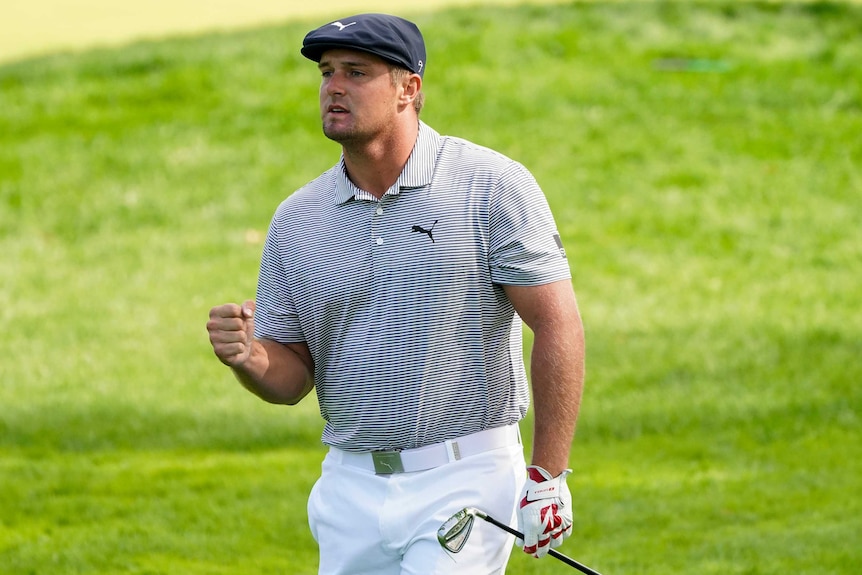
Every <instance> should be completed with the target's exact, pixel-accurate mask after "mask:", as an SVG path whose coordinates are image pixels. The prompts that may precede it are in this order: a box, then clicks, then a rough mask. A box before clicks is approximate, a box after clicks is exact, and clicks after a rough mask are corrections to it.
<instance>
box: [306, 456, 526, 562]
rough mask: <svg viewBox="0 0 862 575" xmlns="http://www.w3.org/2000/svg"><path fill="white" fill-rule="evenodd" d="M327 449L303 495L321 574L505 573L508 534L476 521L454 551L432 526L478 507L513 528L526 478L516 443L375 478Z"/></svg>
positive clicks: (510, 540) (509, 543)
mask: <svg viewBox="0 0 862 575" xmlns="http://www.w3.org/2000/svg"><path fill="white" fill-rule="evenodd" d="M342 453H343V452H339V451H338V450H330V452H329V453H328V454H327V456H326V458H325V459H324V461H323V465H322V473H321V477H320V478H319V479H318V481H317V483H315V485H314V488H313V489H312V491H311V494H310V496H309V500H308V518H309V525H310V527H311V532H312V535H313V536H314V539H315V540H316V541H317V543H318V546H319V548H320V569H319V573H320V575H348V574H350V575H442V574H449V573H465V574H470V575H491V574H502V573H504V572H505V568H506V563H507V562H508V560H509V556H510V554H511V551H512V546H513V543H514V541H513V537H512V536H511V535H509V534H507V533H506V532H505V531H503V530H502V529H499V528H498V527H495V526H494V525H491V524H490V523H487V522H485V521H483V520H481V519H478V518H477V519H476V522H475V524H474V525H473V530H472V532H471V534H470V538H469V540H468V541H467V543H466V545H464V548H463V549H462V550H461V551H460V552H459V553H457V554H453V553H450V552H448V551H446V550H445V549H443V547H442V546H441V545H440V544H439V542H438V541H437V530H438V529H439V528H440V526H441V525H442V524H443V523H444V522H445V521H446V520H447V519H449V518H450V517H451V516H452V515H453V514H455V513H456V512H458V511H460V510H461V509H463V508H465V507H475V508H477V509H480V510H481V511H484V512H486V513H488V514H489V515H490V516H492V517H494V518H495V519H498V520H500V521H503V522H508V523H509V524H512V525H514V521H515V506H516V504H517V502H518V498H519V497H520V494H521V490H522V489H523V485H524V482H525V476H526V471H525V463H524V453H523V448H522V446H521V445H520V443H519V444H517V445H510V446H508V447H503V448H498V449H494V450H492V451H486V452H484V453H480V454H477V455H472V456H469V457H465V458H463V459H460V460H458V461H452V462H450V463H447V464H444V465H441V466H439V467H435V468H433V469H429V470H426V471H419V472H413V473H394V474H391V475H376V474H375V473H374V472H373V471H370V470H367V469H361V468H359V467H355V466H352V465H349V464H347V463H345V462H343V461H342V459H343V458H342V457H341V454H342Z"/></svg>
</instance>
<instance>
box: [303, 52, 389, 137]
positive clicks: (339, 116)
mask: <svg viewBox="0 0 862 575" xmlns="http://www.w3.org/2000/svg"><path fill="white" fill-rule="evenodd" d="M318 68H320V74H321V82H320V117H321V120H322V121H323V133H324V134H326V137H328V138H330V139H331V140H334V141H336V142H339V143H342V144H347V143H353V144H362V143H366V142H370V141H372V140H374V139H375V138H378V137H379V136H380V135H381V134H385V132H386V130H387V129H391V127H392V126H393V124H394V122H393V121H392V120H393V119H394V116H395V114H396V111H397V110H398V106H399V104H398V94H399V90H400V87H399V86H393V85H392V79H391V76H390V73H389V65H388V64H387V63H386V62H385V61H384V60H383V59H381V58H378V57H377V56H375V55H373V54H368V53H365V52H358V51H355V50H341V49H337V50H328V51H326V52H324V53H323V56H322V57H321V59H320V64H319V65H318Z"/></svg>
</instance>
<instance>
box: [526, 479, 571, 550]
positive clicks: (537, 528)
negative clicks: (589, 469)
mask: <svg viewBox="0 0 862 575" xmlns="http://www.w3.org/2000/svg"><path fill="white" fill-rule="evenodd" d="M571 472H572V470H571V469H566V470H565V471H563V472H562V473H560V474H559V475H558V476H556V477H551V474H550V473H548V472H547V471H545V470H544V469H542V468H541V467H539V466H537V465H530V466H528V467H527V484H526V485H525V486H524V492H523V495H522V497H521V503H520V505H519V506H518V526H519V528H520V531H521V533H523V534H524V540H523V544H524V553H527V554H529V555H532V556H533V557H542V556H543V555H545V554H547V553H548V549H550V548H551V547H559V546H560V545H561V544H562V543H563V540H564V539H565V538H566V537H568V536H569V535H571V534H572V494H571V492H570V491H569V486H568V485H567V484H566V476H567V475H569V474H570V473H571Z"/></svg>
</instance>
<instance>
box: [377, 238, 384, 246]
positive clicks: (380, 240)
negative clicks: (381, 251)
mask: <svg viewBox="0 0 862 575" xmlns="http://www.w3.org/2000/svg"><path fill="white" fill-rule="evenodd" d="M377 245H378V246H382V245H383V238H377Z"/></svg>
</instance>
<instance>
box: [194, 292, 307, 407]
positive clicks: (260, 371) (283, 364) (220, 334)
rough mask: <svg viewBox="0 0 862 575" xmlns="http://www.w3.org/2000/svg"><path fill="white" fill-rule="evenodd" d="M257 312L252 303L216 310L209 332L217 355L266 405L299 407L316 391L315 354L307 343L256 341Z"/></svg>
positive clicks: (222, 306) (232, 305)
mask: <svg viewBox="0 0 862 575" xmlns="http://www.w3.org/2000/svg"><path fill="white" fill-rule="evenodd" d="M254 310H255V302H254V301H251V300H249V301H246V302H245V303H244V304H243V305H242V306H239V305H237V304H224V305H221V306H216V307H214V308H212V309H211V310H210V317H209V321H208V322H207V331H208V332H209V337H210V343H211V344H212V346H213V351H214V352H215V354H216V356H217V357H218V358H219V359H220V360H221V362H222V363H223V364H225V365H227V366H228V367H230V368H231V370H233V373H234V375H235V376H236V378H237V379H238V380H239V381H240V383H242V385H243V386H244V387H245V388H246V389H248V390H249V391H251V392H252V393H254V394H255V395H257V396H258V397H260V398H261V399H263V400H264V401H268V402H270V403H281V404H286V405H295V404H297V403H299V401H300V400H301V399H302V398H303V397H305V396H306V395H308V392H310V391H311V390H312V388H313V387H314V362H313V361H312V358H311V352H310V351H309V350H308V346H307V345H306V344H305V343H288V344H283V343H279V342H277V341H273V340H269V339H255V337H254Z"/></svg>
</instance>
